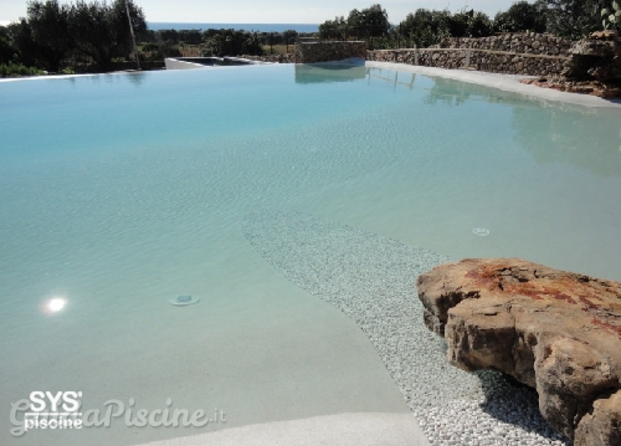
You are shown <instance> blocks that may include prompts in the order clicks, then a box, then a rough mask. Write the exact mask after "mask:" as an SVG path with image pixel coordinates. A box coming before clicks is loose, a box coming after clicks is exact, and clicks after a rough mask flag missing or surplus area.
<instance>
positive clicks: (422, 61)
mask: <svg viewBox="0 0 621 446" xmlns="http://www.w3.org/2000/svg"><path fill="white" fill-rule="evenodd" d="M570 47H571V42H570V41H567V40H564V39H561V38H559V37H555V36H552V35H549V34H536V33H524V34H518V33H507V34H503V35H500V36H491V37H483V38H478V39H476V38H448V39H445V40H444V41H442V42H441V43H440V44H439V45H436V46H435V47H430V48H415V49H400V50H377V51H369V52H368V53H367V60H374V61H379V62H398V63H406V64H410V65H420V66H426V67H437V68H449V69H468V70H477V71H487V72H491V73H510V74H522V75H531V76H555V75H560V74H561V72H562V71H563V64H564V63H565V61H567V59H568V55H569V49H570Z"/></svg>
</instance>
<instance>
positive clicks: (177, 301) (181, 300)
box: [168, 295, 201, 307]
mask: <svg viewBox="0 0 621 446" xmlns="http://www.w3.org/2000/svg"><path fill="white" fill-rule="evenodd" d="M200 301H201V299H200V297H194V296H190V295H183V296H177V297H174V298H172V299H170V300H169V301H168V303H169V304H171V305H174V306H176V307H185V306H187V305H193V304H197V303H199V302H200Z"/></svg>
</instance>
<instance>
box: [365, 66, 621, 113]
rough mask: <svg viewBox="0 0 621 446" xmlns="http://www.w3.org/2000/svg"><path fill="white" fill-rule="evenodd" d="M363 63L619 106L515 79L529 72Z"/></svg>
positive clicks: (591, 104) (620, 104)
mask: <svg viewBox="0 0 621 446" xmlns="http://www.w3.org/2000/svg"><path fill="white" fill-rule="evenodd" d="M365 67H370V68H387V69H391V70H398V71H407V72H411V73H417V74H422V75H425V76H437V77H444V78H448V79H454V80H458V81H461V82H468V83H471V84H477V85H484V86H487V87H492V88H498V89H499V90H504V91H510V92H513V93H519V94H523V95H526V96H531V97H536V98H540V99H546V100H550V101H558V102H565V103H571V104H576V105H582V106H585V107H599V108H616V109H621V99H613V100H608V99H602V98H600V97H597V96H592V95H588V94H581V93H568V92H564V91H558V90H554V89H552V88H543V87H537V86H536V85H528V84H522V83H520V82H519V80H520V79H524V78H529V77H532V76H519V75H512V74H499V73H487V72H483V71H467V70H449V69H445V68H434V67H421V66H418V65H408V64H402V63H395V62H375V61H366V63H365Z"/></svg>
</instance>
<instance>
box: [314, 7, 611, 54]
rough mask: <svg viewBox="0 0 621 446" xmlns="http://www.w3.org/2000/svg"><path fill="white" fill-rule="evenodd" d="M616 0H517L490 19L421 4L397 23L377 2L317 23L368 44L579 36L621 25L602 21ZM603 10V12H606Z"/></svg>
mask: <svg viewBox="0 0 621 446" xmlns="http://www.w3.org/2000/svg"><path fill="white" fill-rule="evenodd" d="M613 5H614V1H613V0H536V1H535V2H534V3H529V2H527V1H518V2H516V3H514V4H513V5H512V6H511V7H510V8H509V9H508V10H507V11H504V12H498V13H497V14H496V16H495V17H494V18H493V19H491V18H490V17H489V16H487V15H486V14H485V13H483V12H480V11H475V10H473V9H463V10H461V11H459V12H457V13H451V12H450V11H449V10H448V9H444V10H429V9H423V8H421V9H417V10H416V11H414V12H412V13H410V14H408V16H407V17H406V18H405V20H403V21H402V22H401V23H399V24H398V25H396V26H390V25H388V26H387V24H389V22H388V14H387V12H386V10H384V9H382V7H381V6H380V5H379V4H376V5H373V6H371V7H370V8H367V9H363V10H362V11H358V10H357V9H353V10H352V11H350V13H349V15H348V16H347V18H345V17H344V16H341V17H335V18H334V20H327V21H325V22H324V23H322V24H321V25H320V27H319V36H320V38H321V39H326V40H329V39H340V40H346V39H363V40H366V41H367V42H368V43H369V47H370V48H399V47H412V46H416V47H428V46H430V45H433V44H436V43H439V42H440V41H442V39H444V38H446V37H486V36H490V35H493V34H495V33H502V32H521V31H535V32H539V33H541V32H548V33H551V34H555V35H557V36H561V37H565V38H568V39H579V38H581V37H584V36H586V35H588V34H590V33H591V32H593V31H596V30H600V29H602V28H603V27H605V26H607V27H608V28H610V29H615V28H616V29H621V28H620V26H621V20H616V21H609V22H605V21H604V22H603V21H602V15H603V14H602V11H614V10H615V9H614V6H613ZM604 15H605V14H604Z"/></svg>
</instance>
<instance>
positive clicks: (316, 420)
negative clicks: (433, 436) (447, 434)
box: [140, 412, 429, 446]
mask: <svg viewBox="0 0 621 446" xmlns="http://www.w3.org/2000/svg"><path fill="white" fill-rule="evenodd" d="M210 445H217V446H265V445H269V446H293V445H295V446H325V445H338V446H377V445H382V446H429V440H427V438H426V437H425V435H424V434H423V431H422V429H421V428H420V426H419V424H418V420H417V419H416V418H415V417H414V415H413V414H411V413H372V412H371V413H342V414H335V415H324V416H316V417H311V418H303V419H298V420H290V421H275V422H267V423H262V424H250V425H245V426H240V427H233V428H228V429H227V428H225V429H221V430H217V431H214V432H210V433H204V434H196V435H191V436H188V437H175V438H171V439H169V440H160V441H153V442H149V443H143V444H142V445H140V446H210Z"/></svg>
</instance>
